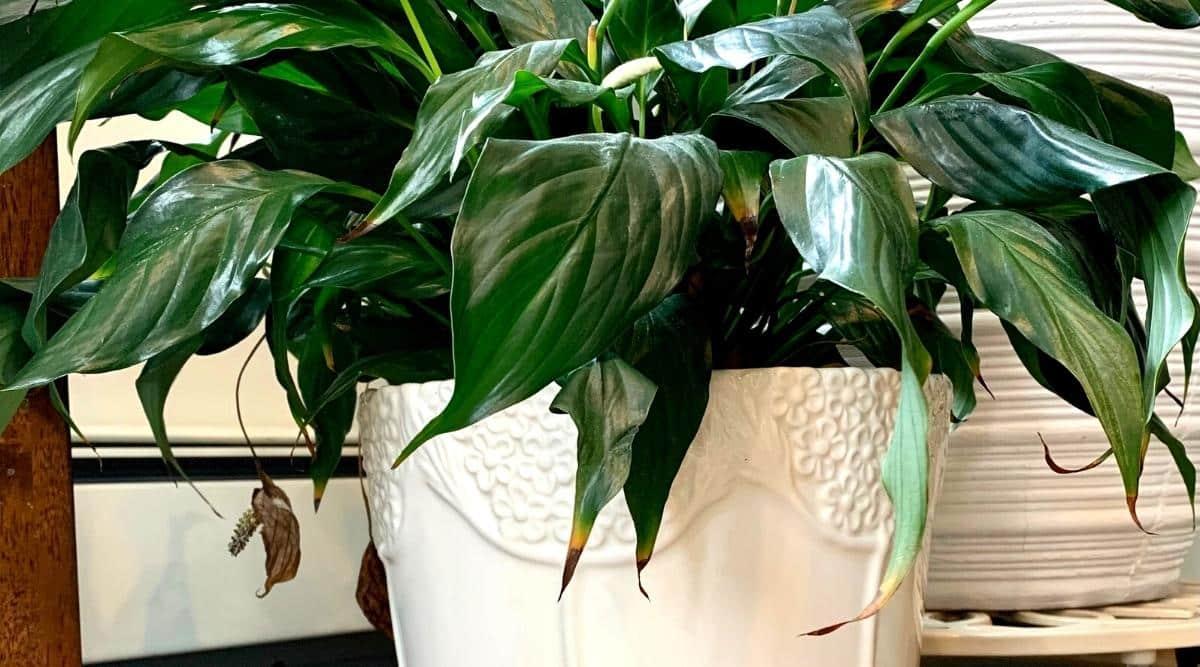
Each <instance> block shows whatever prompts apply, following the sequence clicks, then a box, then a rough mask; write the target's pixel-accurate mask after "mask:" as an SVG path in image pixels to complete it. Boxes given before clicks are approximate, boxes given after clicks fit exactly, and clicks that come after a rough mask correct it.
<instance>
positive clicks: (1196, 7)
mask: <svg viewBox="0 0 1200 667" xmlns="http://www.w3.org/2000/svg"><path fill="white" fill-rule="evenodd" d="M1108 1H1109V2H1111V3H1112V4H1114V5H1116V6H1118V7H1120V8H1122V9H1125V10H1127V11H1130V12H1133V14H1134V15H1135V16H1137V17H1138V18H1140V19H1142V20H1143V21H1149V22H1151V23H1157V24H1158V25H1161V26H1163V27H1166V28H1194V27H1196V26H1198V25H1200V0H1108Z"/></svg>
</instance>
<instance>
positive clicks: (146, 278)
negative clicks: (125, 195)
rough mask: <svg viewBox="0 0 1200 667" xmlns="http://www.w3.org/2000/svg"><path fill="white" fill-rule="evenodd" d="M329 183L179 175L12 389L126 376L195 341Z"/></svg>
mask: <svg viewBox="0 0 1200 667" xmlns="http://www.w3.org/2000/svg"><path fill="white" fill-rule="evenodd" d="M329 185H331V182H330V181H327V180H325V179H322V178H319V177H316V176H312V175H309V174H304V173H301V172H269V171H265V170H263V169H260V168H259V167H256V166H254V165H252V164H249V163H247V162H239V161H234V160H226V161H218V162H212V163H209V164H203V165H198V166H196V167H192V168H190V169H188V170H186V171H184V172H182V173H180V174H179V175H177V176H176V177H175V178H173V179H171V180H170V181H169V182H168V183H167V184H165V185H164V186H163V187H162V188H160V189H159V190H157V191H156V192H155V193H154V194H153V195H151V197H150V198H149V199H148V200H147V201H146V203H145V204H143V205H142V207H141V208H139V209H138V211H137V213H136V214H135V215H134V217H133V218H132V219H131V220H130V222H129V225H128V227H127V228H126V230H125V234H124V236H123V237H122V238H121V243H120V245H119V247H118V248H117V252H116V254H115V255H114V257H113V264H114V267H115V268H114V270H113V275H112V276H111V277H110V278H109V279H108V281H106V283H105V285H104V287H103V288H102V289H101V290H100V292H99V294H97V295H96V296H95V297H93V298H92V299H91V300H90V301H88V302H87V304H86V305H84V306H83V307H82V308H81V309H80V310H79V312H77V313H76V314H75V316H74V317H72V318H71V319H70V320H69V321H68V322H67V323H66V324H65V325H64V326H63V328H62V329H60V330H59V331H58V332H57V333H56V334H55V335H54V336H53V337H51V338H50V340H49V342H48V343H47V344H46V345H45V347H43V348H42V349H41V350H39V351H38V352H37V354H35V355H34V357H33V359H31V360H30V362H29V364H28V365H27V366H25V368H23V369H22V370H21V373H20V374H19V375H18V377H17V378H16V379H15V380H14V381H13V386H21V387H31V386H34V385H39V384H45V383H47V382H49V381H51V380H54V379H56V378H59V377H62V376H63V375H66V374H68V373H101V372H106V371H111V370H116V369H119V368H125V367H127V366H131V365H133V364H136V363H138V362H139V361H143V360H145V359H148V358H150V357H152V356H154V355H155V354H158V353H159V352H162V351H163V350H166V349H167V348H170V347H173V346H175V345H177V344H179V343H181V342H183V341H184V340H187V339H189V338H191V337H193V336H196V335H197V334H199V333H200V332H201V331H203V330H204V329H205V328H206V327H208V326H209V325H210V324H212V323H213V322H215V321H216V320H217V318H218V317H220V316H221V314H222V313H224V312H225V310H226V309H227V308H228V307H229V306H230V305H231V304H232V303H233V302H234V301H235V300H236V299H237V298H238V297H239V296H241V294H242V293H243V292H244V291H245V289H246V288H247V287H248V286H249V285H250V282H251V279H252V278H253V277H254V275H255V274H256V273H257V272H258V270H259V268H260V267H261V266H262V264H263V262H264V261H265V260H266V258H267V256H268V254H269V253H270V251H271V250H272V249H273V248H274V247H275V244H276V243H278V242H279V240H280V238H282V236H283V232H284V230H285V229H286V228H287V224H288V222H289V221H290V220H291V216H292V212H293V211H294V210H295V208H296V207H297V206H299V205H300V204H301V203H303V202H304V201H305V200H306V199H308V198H309V197H311V196H312V195H314V194H316V193H317V192H319V191H321V190H322V189H324V188H326V187H328V186H329ZM100 332H104V335H100Z"/></svg>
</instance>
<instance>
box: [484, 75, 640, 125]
mask: <svg viewBox="0 0 1200 667" xmlns="http://www.w3.org/2000/svg"><path fill="white" fill-rule="evenodd" d="M629 92H630V88H625V89H622V90H621V91H614V90H612V89H611V88H605V87H603V86H599V85H596V84H594V83H587V82H584V81H572V80H570V79H551V78H548V77H544V76H538V75H537V74H534V73H533V72H525V71H520V72H517V73H516V75H515V76H514V77H513V82H512V86H511V87H509V89H508V94H507V95H506V96H505V98H504V103H505V104H507V105H509V106H511V107H517V108H521V107H524V106H525V105H527V104H529V103H530V102H532V101H533V100H535V99H539V98H544V99H546V100H547V101H549V102H552V103H554V104H557V105H559V106H564V107H581V106H586V105H588V104H595V105H597V106H599V107H600V108H601V109H603V110H604V113H606V114H608V116H609V118H611V119H612V121H613V123H615V124H616V125H617V127H622V128H626V129H628V128H629V125H630V122H631V119H630V112H629V102H628V98H629Z"/></svg>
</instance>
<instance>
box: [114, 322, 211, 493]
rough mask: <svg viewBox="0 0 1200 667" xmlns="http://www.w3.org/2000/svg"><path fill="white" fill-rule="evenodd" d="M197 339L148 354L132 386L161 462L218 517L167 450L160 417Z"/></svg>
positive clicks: (168, 441)
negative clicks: (149, 355) (190, 488)
mask: <svg viewBox="0 0 1200 667" xmlns="http://www.w3.org/2000/svg"><path fill="white" fill-rule="evenodd" d="M201 339H202V337H201V336H195V337H193V338H189V339H188V340H185V341H183V342H181V343H179V344H178V345H176V346H175V347H172V348H170V349H167V350H164V351H162V352H160V353H158V354H156V355H154V356H153V357H151V358H150V360H149V361H147V362H146V365H145V366H143V367H142V372H141V373H139V374H138V378H137V382H136V383H135V386H136V387H137V394H138V400H139V401H141V403H142V411H143V412H145V413H146V421H147V422H149V423H150V432H151V433H153V434H154V442H155V443H156V444H157V445H158V451H159V453H160V454H161V455H162V458H163V461H165V462H166V463H167V465H169V466H171V468H172V469H173V470H174V471H175V473H176V474H177V475H179V476H180V477H182V478H183V480H184V481H185V482H187V483H188V485H189V486H191V487H192V490H193V491H195V492H196V495H198V496H200V498H201V499H202V500H204V502H205V503H206V504H207V505H208V507H209V509H211V510H212V511H213V513H214V514H216V515H217V516H218V517H219V516H221V514H220V512H217V509H216V508H215V507H213V505H212V503H210V502H209V501H208V498H205V497H204V494H203V493H201V492H200V490H199V489H197V488H196V485H195V484H193V483H192V480H191V479H190V478H189V477H188V476H187V473H185V472H184V471H183V466H181V465H179V460H178V459H176V458H175V453H174V452H172V451H171V441H170V439H169V438H168V437H167V424H166V422H165V420H164V419H163V410H164V409H165V408H166V405H167V394H168V392H170V391H171V385H172V384H174V383H175V378H176V377H178V376H179V371H181V370H183V365H184V364H185V363H187V360H188V359H191V357H192V355H193V354H195V352H196V350H197V349H198V348H199V347H200V342H201Z"/></svg>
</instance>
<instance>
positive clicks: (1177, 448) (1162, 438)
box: [1150, 415, 1196, 524]
mask: <svg viewBox="0 0 1200 667" xmlns="http://www.w3.org/2000/svg"><path fill="white" fill-rule="evenodd" d="M1150 432H1151V433H1153V434H1154V437H1155V438H1157V439H1158V441H1159V442H1161V443H1162V444H1163V445H1165V446H1166V448H1167V450H1168V451H1170V452H1171V459H1172V460H1173V461H1175V467H1176V468H1177V469H1178V470H1179V477H1180V478H1181V479H1182V480H1183V486H1184V488H1185V489H1187V495H1188V502H1190V503H1191V504H1192V523H1193V524H1195V522H1196V466H1195V465H1194V464H1193V463H1192V460H1191V459H1190V458H1188V452H1187V446H1185V445H1184V444H1183V441H1182V440H1180V439H1179V438H1177V437H1176V436H1175V434H1174V433H1171V429H1170V428H1167V425H1166V424H1165V423H1163V420H1162V419H1160V418H1159V416H1158V415H1154V416H1153V417H1151V419H1150Z"/></svg>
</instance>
